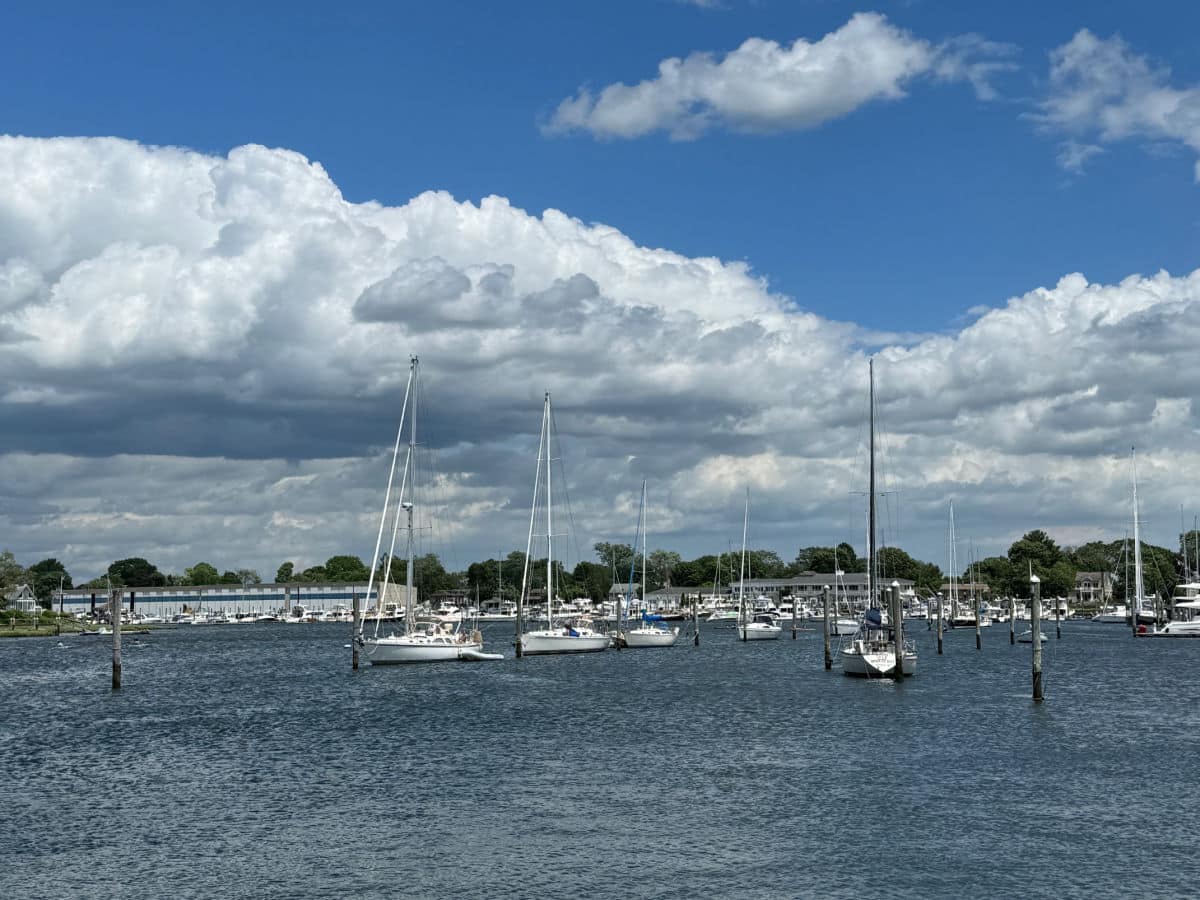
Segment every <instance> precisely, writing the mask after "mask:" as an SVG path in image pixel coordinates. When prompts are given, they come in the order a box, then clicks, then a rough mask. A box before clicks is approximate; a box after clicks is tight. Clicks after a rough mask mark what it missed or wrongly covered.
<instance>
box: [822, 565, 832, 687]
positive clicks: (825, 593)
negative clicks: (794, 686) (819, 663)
mask: <svg viewBox="0 0 1200 900" xmlns="http://www.w3.org/2000/svg"><path fill="white" fill-rule="evenodd" d="M821 605H822V606H823V607H824V627H823V628H822V631H823V632H824V633H825V671H829V670H830V669H832V668H833V654H832V653H831V652H830V650H829V585H825V586H824V587H822V588H821Z"/></svg>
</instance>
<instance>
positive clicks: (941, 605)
mask: <svg viewBox="0 0 1200 900" xmlns="http://www.w3.org/2000/svg"><path fill="white" fill-rule="evenodd" d="M937 598H938V614H937V639H938V656H941V655H942V609H943V608H944V607H945V605H946V604H945V603H944V602H943V598H942V595H941V594H940V593H939V594H938V595H937Z"/></svg>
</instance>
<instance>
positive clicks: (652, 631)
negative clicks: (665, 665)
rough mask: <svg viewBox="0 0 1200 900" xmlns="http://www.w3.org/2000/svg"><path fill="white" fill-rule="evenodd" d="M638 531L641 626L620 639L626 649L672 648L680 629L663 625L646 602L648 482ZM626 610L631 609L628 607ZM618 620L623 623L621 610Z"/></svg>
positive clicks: (631, 568)
mask: <svg viewBox="0 0 1200 900" xmlns="http://www.w3.org/2000/svg"><path fill="white" fill-rule="evenodd" d="M638 531H640V532H641V536H642V598H643V606H642V609H641V624H640V625H638V626H637V627H636V628H624V629H623V630H622V631H621V633H620V639H621V640H622V641H623V642H624V645H625V646H626V647H631V648H633V647H670V646H672V645H673V644H674V643H675V641H676V640H678V638H679V627H678V626H675V627H673V628H668V627H667V626H666V625H663V624H662V621H663V620H662V616H657V615H653V614H651V613H650V612H648V611H647V609H646V607H645V605H644V602H645V597H646V568H647V566H646V482H645V481H643V482H642V505H641V506H640V507H639V508H638ZM636 551H637V540H636V537H635V539H634V558H633V559H632V560H630V561H629V590H628V591H627V592H626V594H625V599H626V604H628V603H629V601H631V600H632V599H633V572H634V565H635V562H636V560H637V552H636ZM625 608H626V610H628V609H629V607H628V605H626V607H625ZM617 620H618V622H620V621H621V614H620V610H618V612H617Z"/></svg>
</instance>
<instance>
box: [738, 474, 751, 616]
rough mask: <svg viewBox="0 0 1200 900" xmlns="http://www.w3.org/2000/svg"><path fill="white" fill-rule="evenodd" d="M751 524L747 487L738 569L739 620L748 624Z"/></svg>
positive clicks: (747, 489) (748, 490) (748, 489)
mask: <svg viewBox="0 0 1200 900" xmlns="http://www.w3.org/2000/svg"><path fill="white" fill-rule="evenodd" d="M749 524H750V488H746V511H745V513H743V515H742V564H741V566H740V569H739V571H738V622H739V623H741V624H742V625H745V624H746V529H747V527H748V526H749Z"/></svg>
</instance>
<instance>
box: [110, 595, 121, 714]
mask: <svg viewBox="0 0 1200 900" xmlns="http://www.w3.org/2000/svg"><path fill="white" fill-rule="evenodd" d="M108 612H109V618H111V619H112V634H113V641H112V651H113V654H112V689H113V690H114V691H116V690H120V688H121V589H120V588H115V589H113V590H110V591H109V592H108Z"/></svg>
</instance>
